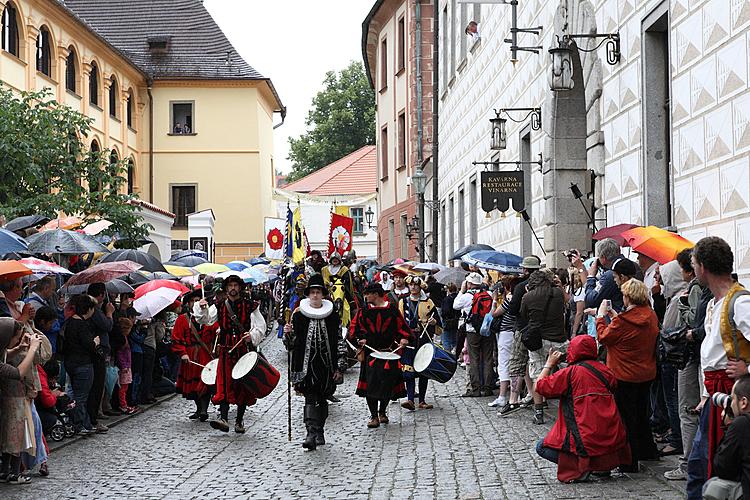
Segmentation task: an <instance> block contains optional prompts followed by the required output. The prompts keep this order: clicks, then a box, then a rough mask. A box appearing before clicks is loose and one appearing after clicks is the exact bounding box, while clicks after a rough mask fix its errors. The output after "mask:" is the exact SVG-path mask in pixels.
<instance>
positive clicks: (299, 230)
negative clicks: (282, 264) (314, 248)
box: [286, 207, 307, 264]
mask: <svg viewBox="0 0 750 500" xmlns="http://www.w3.org/2000/svg"><path fill="white" fill-rule="evenodd" d="M286 212H287V213H286V256H287V257H289V258H290V259H291V260H292V262H294V263H295V264H301V263H302V262H303V261H304V260H305V256H306V253H307V252H306V249H305V243H304V233H305V228H304V226H303V225H302V211H301V209H300V207H297V208H295V209H294V212H292V210H291V208H289V207H287V209H286Z"/></svg>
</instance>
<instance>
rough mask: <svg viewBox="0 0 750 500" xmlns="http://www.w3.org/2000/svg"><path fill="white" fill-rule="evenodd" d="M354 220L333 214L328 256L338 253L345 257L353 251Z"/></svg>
mask: <svg viewBox="0 0 750 500" xmlns="http://www.w3.org/2000/svg"><path fill="white" fill-rule="evenodd" d="M353 229H354V219H352V218H351V217H344V216H343V215H340V214H337V213H331V229H330V233H329V234H328V255H331V254H332V253H333V252H338V253H339V254H340V255H343V254H344V252H348V251H349V250H351V249H352V230H353Z"/></svg>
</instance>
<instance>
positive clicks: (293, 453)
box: [0, 338, 681, 500]
mask: <svg viewBox="0 0 750 500" xmlns="http://www.w3.org/2000/svg"><path fill="white" fill-rule="evenodd" d="M264 352H265V353H266V354H267V355H268V357H269V360H270V361H271V362H272V363H273V364H274V365H275V366H276V367H278V368H279V369H280V370H282V374H283V377H282V382H284V381H285V380H286V376H285V374H284V373H283V371H284V369H285V366H286V362H285V360H286V357H285V354H284V353H283V352H282V350H281V343H280V342H279V341H277V340H276V339H273V338H270V339H268V340H267V341H266V344H265V346H264ZM464 376H465V372H464V371H463V370H461V369H459V372H458V373H457V374H456V376H455V377H454V379H453V380H452V381H451V382H450V383H448V384H445V385H439V384H434V383H432V382H431V383H430V393H429V394H428V400H431V401H433V402H434V403H435V408H434V409H433V410H429V411H424V410H423V411H417V412H415V413H409V412H407V411H406V410H403V409H402V408H401V407H400V406H399V405H396V404H393V405H391V406H390V417H391V423H390V424H389V425H387V426H381V427H380V428H379V429H372V430H369V429H367V428H366V426H365V423H366V419H367V411H366V405H365V403H364V400H362V399H360V398H358V397H356V396H350V395H351V394H352V393H353V390H354V384H355V382H356V368H355V370H354V371H350V372H349V373H348V377H347V381H346V382H345V385H344V386H343V388H342V389H341V390H340V391H339V393H340V396H341V399H342V402H341V403H339V404H337V405H332V406H331V416H330V418H329V421H328V425H327V428H326V437H327V442H328V444H327V445H325V446H323V447H320V448H318V450H317V451H315V452H306V451H304V450H303V449H302V447H301V446H300V443H301V440H302V438H303V436H304V434H303V433H304V430H303V426H302V422H301V416H302V415H301V414H302V399H301V398H299V397H295V398H293V441H292V443H289V442H287V430H286V424H287V413H286V401H287V398H286V392H285V391H286V386H285V384H280V385H279V387H277V389H276V390H275V391H274V393H273V394H272V395H271V396H269V397H268V398H266V399H263V400H260V401H259V403H258V404H256V405H255V406H253V407H251V408H250V409H249V410H248V415H247V416H246V422H245V423H246V426H247V433H246V434H245V435H238V434H235V433H234V432H230V433H228V434H222V433H220V432H218V431H215V430H213V429H211V428H210V427H209V426H208V423H199V422H197V421H190V420H188V419H187V418H186V417H187V415H188V414H189V413H191V412H192V406H191V405H190V404H189V403H187V402H185V401H184V400H182V399H180V398H173V399H171V400H169V401H167V402H165V403H162V404H161V405H158V406H156V407H154V408H152V409H150V410H148V411H146V412H144V413H143V414H140V415H137V416H135V417H134V418H130V419H129V420H126V421H124V422H122V423H121V424H119V425H117V426H115V427H113V428H112V429H111V430H110V432H109V433H108V434H106V435H98V436H95V437H90V438H85V439H81V440H79V441H77V442H75V443H72V444H71V445H70V446H67V447H65V448H62V449H60V450H58V451H55V452H54V453H53V454H52V456H51V458H50V461H49V464H50V477H49V478H40V477H34V480H33V482H32V484H30V485H28V486H7V485H1V486H0V497H2V498H3V499H8V500H10V499H16V498H18V499H29V498H38V499H53V498H73V497H88V498H105V497H112V498H233V497H237V498H301V497H305V498H347V499H349V500H354V499H360V498H362V499H364V498H383V499H389V498H420V499H421V498H425V499H427V498H446V499H448V498H462V499H474V498H486V499H495V498H511V499H516V498H535V499H543V498H545V499H546V498H550V499H552V498H554V499H563V498H607V499H613V498H680V497H681V495H680V493H679V491H678V490H675V489H671V488H670V487H669V486H668V485H666V484H665V483H663V482H661V481H658V480H656V479H655V478H654V477H653V476H651V475H649V474H647V473H641V474H635V475H633V476H632V477H628V476H619V477H613V478H609V479H605V480H597V481H594V482H591V483H587V484H560V483H559V482H558V481H557V479H556V477H555V467H554V466H553V465H552V464H550V463H548V462H545V461H543V460H542V459H540V458H539V457H538V456H537V455H536V453H535V452H534V443H535V442H536V440H537V439H538V438H539V437H540V436H542V435H543V433H544V432H545V431H546V430H547V428H548V427H549V426H534V425H532V424H531V422H530V417H531V415H530V412H529V411H522V412H518V413H516V414H514V415H512V416H510V417H507V418H500V417H497V416H496V414H495V411H494V410H493V409H490V408H488V407H487V402H488V401H490V400H489V399H488V398H477V399H463V398H459V397H458V394H460V392H461V390H462V388H463V387H462V384H463V380H464ZM553 411H554V410H552V409H550V410H548V412H547V414H548V417H549V416H551V415H552V414H553V413H552V412H553ZM230 417H232V415H231V414H230ZM549 420H551V418H548V421H549Z"/></svg>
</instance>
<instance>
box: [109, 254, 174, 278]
mask: <svg viewBox="0 0 750 500" xmlns="http://www.w3.org/2000/svg"><path fill="white" fill-rule="evenodd" d="M123 260H129V261H132V262H135V263H137V264H141V266H143V267H141V270H142V271H151V272H156V271H161V272H163V273H166V272H167V270H166V269H164V266H163V265H162V263H161V262H159V259H157V258H156V257H154V256H153V255H151V254H150V253H146V252H143V251H141V250H115V251H114V252H112V253H111V254H109V255H105V256H104V258H103V259H102V260H101V261H100V262H117V261H123Z"/></svg>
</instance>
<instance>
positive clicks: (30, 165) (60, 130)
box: [0, 87, 152, 241]
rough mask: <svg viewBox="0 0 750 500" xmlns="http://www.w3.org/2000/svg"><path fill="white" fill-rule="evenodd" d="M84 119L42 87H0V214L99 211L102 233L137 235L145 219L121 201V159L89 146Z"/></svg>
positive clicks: (92, 214) (94, 215)
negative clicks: (17, 91)
mask: <svg viewBox="0 0 750 500" xmlns="http://www.w3.org/2000/svg"><path fill="white" fill-rule="evenodd" d="M92 122H93V120H92V119H91V118H88V117H86V116H84V115H82V114H81V113H79V112H77V111H74V110H73V109H71V108H70V107H68V106H66V105H63V104H60V103H58V102H57V101H55V100H53V99H52V98H51V96H50V92H49V90H48V89H45V90H44V91H42V92H22V93H21V94H20V95H19V94H15V93H13V92H11V91H10V90H8V89H5V88H2V87H0V214H2V215H4V216H5V217H6V218H7V219H8V220H10V219H12V218H13V217H17V216H20V215H30V214H42V215H46V216H48V217H56V216H57V213H58V211H62V212H64V213H65V214H68V215H76V216H77V217H80V218H81V219H83V220H84V221H85V222H93V221H95V220H98V219H107V220H109V221H111V222H112V223H113V224H112V226H110V227H109V228H108V229H107V233H109V234H118V236H119V237H120V239H125V240H129V241H138V240H141V239H143V238H145V237H146V236H147V235H148V231H149V229H152V227H151V226H150V225H148V224H143V219H142V217H141V216H140V214H139V212H140V207H138V206H135V205H132V204H130V203H128V201H129V200H132V199H135V198H137V196H136V195H133V194H124V193H123V190H124V186H125V184H126V183H127V166H128V162H127V159H123V160H119V161H116V162H112V159H111V158H110V152H109V151H101V152H94V151H91V150H90V149H89V147H88V145H87V144H86V143H84V138H86V137H87V136H88V135H89V133H90V132H91V123H92ZM87 142H88V141H87Z"/></svg>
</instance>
